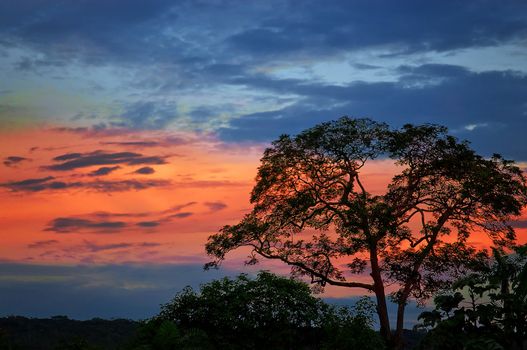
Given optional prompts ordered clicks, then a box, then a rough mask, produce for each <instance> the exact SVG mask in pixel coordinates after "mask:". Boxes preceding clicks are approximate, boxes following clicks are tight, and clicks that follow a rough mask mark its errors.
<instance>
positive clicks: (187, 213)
mask: <svg viewBox="0 0 527 350" xmlns="http://www.w3.org/2000/svg"><path fill="white" fill-rule="evenodd" d="M192 215H194V213H191V212H183V213H177V214H172V215H169V216H168V218H176V219H184V218H188V217H189V216H192Z"/></svg>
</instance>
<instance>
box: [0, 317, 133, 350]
mask: <svg viewBox="0 0 527 350" xmlns="http://www.w3.org/2000/svg"><path fill="white" fill-rule="evenodd" d="M139 327H140V323H139V322H137V321H132V320H125V319H116V320H103V319H98V318H94V319H92V320H88V321H77V320H71V319H68V318H67V317H66V316H54V317H52V318H47V319H41V318H26V317H20V316H11V317H4V318H0V349H1V350H74V349H76V350H107V349H108V350H110V349H112V350H114V349H125V348H126V346H127V344H129V342H130V339H132V338H133V337H134V335H135V333H136V331H137V329H138V328H139Z"/></svg>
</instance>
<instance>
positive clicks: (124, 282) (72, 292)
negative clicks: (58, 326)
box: [0, 243, 423, 328]
mask: <svg viewBox="0 0 527 350" xmlns="http://www.w3.org/2000/svg"><path fill="white" fill-rule="evenodd" d="M43 244H46V243H43ZM92 248H94V249H100V247H99V246H96V245H94V246H93V247H92ZM244 270H245V272H249V273H252V274H254V273H255V271H254V269H249V270H247V269H244ZM239 272H240V271H233V270H228V269H223V270H222V271H219V270H210V271H203V268H202V265H200V264H187V265H146V266H139V265H133V264H122V265H106V266H87V265H83V266H57V265H29V264H13V263H0V276H2V278H1V279H0V317H3V316H8V315H20V316H29V317H51V316H54V315H67V316H69V317H70V318H74V319H80V320H84V319H91V318H94V317H100V318H129V319H145V318H148V317H152V316H154V315H155V314H157V313H158V312H159V306H160V305H161V304H164V303H167V302H169V301H170V300H171V299H172V298H173V297H174V295H175V294H176V293H178V292H180V291H181V290H182V289H183V288H184V287H185V286H187V285H190V286H191V287H192V288H194V289H198V288H199V285H200V284H201V283H206V282H209V281H211V280H213V279H218V278H220V277H224V276H225V275H227V276H232V277H233V276H235V275H237V274H238V273H239ZM37 295H38V297H37ZM326 300H327V301H328V302H329V303H332V304H336V305H353V304H354V303H355V302H356V300H357V298H355V297H350V298H328V299H326ZM389 307H390V315H391V317H392V318H395V315H396V305H395V304H390V305H389ZM422 311H423V309H422V308H417V307H416V306H415V304H410V305H409V308H408V315H409V317H407V318H408V320H407V327H408V328H411V327H412V326H413V325H414V323H415V322H416V319H417V316H418V315H419V313H420V312H422ZM393 321H395V320H393Z"/></svg>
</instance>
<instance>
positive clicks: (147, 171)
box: [133, 166, 156, 175]
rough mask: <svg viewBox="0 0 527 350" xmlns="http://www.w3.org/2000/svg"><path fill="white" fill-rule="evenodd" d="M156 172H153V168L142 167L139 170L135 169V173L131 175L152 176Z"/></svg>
mask: <svg viewBox="0 0 527 350" xmlns="http://www.w3.org/2000/svg"><path fill="white" fill-rule="evenodd" d="M155 172H156V171H155V170H154V168H151V167H149V166H145V167H142V168H139V169H137V170H136V171H134V172H133V173H134V174H141V175H150V174H153V173H155Z"/></svg>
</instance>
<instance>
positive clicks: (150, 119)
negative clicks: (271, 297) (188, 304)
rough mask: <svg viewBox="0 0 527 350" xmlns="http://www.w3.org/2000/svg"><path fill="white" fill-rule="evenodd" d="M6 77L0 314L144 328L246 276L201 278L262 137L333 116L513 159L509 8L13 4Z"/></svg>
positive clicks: (6, 12)
mask: <svg viewBox="0 0 527 350" xmlns="http://www.w3.org/2000/svg"><path fill="white" fill-rule="evenodd" d="M0 77H1V78H0V158H1V159H0V160H1V163H0V169H1V170H0V203H1V208H2V211H1V212H0V226H1V227H2V230H0V240H1V243H2V244H1V245H0V271H1V272H0V315H8V314H20V315H26V316H39V317H45V316H51V315H54V314H67V315H70V316H72V317H75V318H91V317H130V318H144V317H148V316H151V315H153V314H155V313H156V312H157V311H158V306H159V304H160V303H164V302H167V301H168V300H169V299H170V298H171V297H172V296H173V295H174V294H175V293H176V292H177V291H178V290H180V289H181V288H182V287H184V286H185V285H192V286H198V285H199V284H200V283H203V282H206V281H210V280H211V279H214V278H218V277H221V276H225V275H228V276H232V275H235V274H237V273H239V272H242V271H248V272H253V271H254V268H253V269H252V270H251V269H248V268H245V267H244V266H243V260H244V257H245V254H246V252H244V251H240V252H236V253H235V254H232V255H231V256H229V257H228V259H227V261H226V262H225V264H224V266H223V267H222V269H221V270H220V271H208V272H205V271H202V265H203V264H204V263H206V262H207V261H208V258H207V256H206V254H205V252H204V243H205V242H206V239H207V237H208V236H209V235H211V234H213V233H214V232H216V231H217V230H218V229H219V228H221V227H222V226H223V225H226V224H233V223H236V222H237V221H238V220H240V219H241V218H242V217H243V215H244V214H245V213H247V212H248V211H250V209H251V206H250V203H249V193H250V190H251V188H252V186H253V185H254V178H255V175H256V170H257V167H258V164H259V159H260V157H261V155H262V152H263V150H264V149H265V148H266V147H267V146H268V145H269V143H270V141H272V140H273V139H275V138H277V137H278V136H280V135H281V134H284V133H288V134H295V133H298V132H299V131H301V130H304V129H306V128H308V127H311V126H313V125H315V124H317V123H319V122H323V121H328V120H334V119H337V118H338V117H340V116H343V115H348V116H351V117H369V118H372V119H374V120H377V121H382V122H386V123H388V124H390V125H391V126H393V127H400V126H402V125H404V124H406V123H414V124H422V123H435V124H441V125H445V126H447V127H448V128H449V130H450V133H451V134H453V135H455V136H456V137H458V138H459V139H467V140H469V141H470V142H471V144H472V146H473V148H474V149H476V150H477V151H478V152H479V153H480V154H483V155H485V156H490V155H492V154H493V153H500V154H502V155H503V156H505V157H506V158H509V159H514V160H516V161H517V162H518V163H519V164H520V166H522V167H526V164H527V147H526V146H525V145H524V139H525V137H524V133H525V130H527V3H526V2H524V1H519V0H518V1H514V0H505V1H497V0H496V1H490V0H480V1H464V0H463V1H455V0H452V1H417V0H415V1H404V0H402V1H391V0H382V1H380V0H370V1H359V0H353V1H324V2H321V1H309V0H303V1H286V0H282V1H273V0H270V1H223V0H209V1H201V0H195V1H165V0H151V1H146V0H145V1H138V0H137V1H136V0H121V1H117V0H84V1H83V0H78V1H66V0H64V1H60V0H18V1H11V0H8V1H2V2H0ZM391 170H392V168H391V167H390V165H389V164H387V163H386V164H385V163H383V162H379V163H377V164H376V165H375V166H374V168H372V169H371V171H370V175H369V179H370V183H371V186H372V187H375V186H377V187H381V188H382V185H383V184H385V183H386V181H388V180H389V177H390V171H391ZM517 226H518V227H519V230H518V233H519V238H520V240H524V241H527V239H526V238H525V232H524V231H525V228H526V227H527V220H523V218H522V219H520V221H519V222H518V224H517ZM522 227H523V228H522ZM259 268H269V269H272V270H273V271H276V272H279V273H286V272H287V268H285V267H284V266H281V265H279V264H269V263H264V264H262V265H261V266H260V267H259ZM354 295H356V293H355V294H354V293H353V292H350V291H348V290H342V289H338V288H337V289H330V290H328V291H327V292H326V294H325V296H326V297H331V298H352V297H353V296H354Z"/></svg>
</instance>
